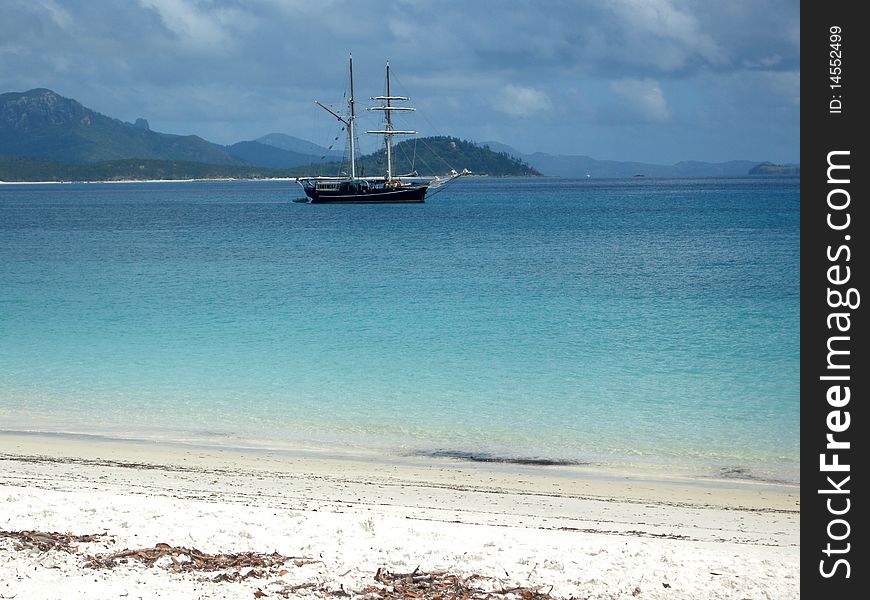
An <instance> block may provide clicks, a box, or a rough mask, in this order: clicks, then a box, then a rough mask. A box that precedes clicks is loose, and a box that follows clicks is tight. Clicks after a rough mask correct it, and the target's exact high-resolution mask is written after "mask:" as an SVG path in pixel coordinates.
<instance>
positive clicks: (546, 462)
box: [415, 450, 591, 467]
mask: <svg viewBox="0 0 870 600" xmlns="http://www.w3.org/2000/svg"><path fill="white" fill-rule="evenodd" d="M415 454H416V455H417V456H429V457H432V458H453V459H456V460H464V461H468V462H480V463H502V464H509V465H530V466H535V467H559V466H568V465H588V464H591V463H586V462H580V461H578V460H568V459H562V458H535V457H524V456H497V455H495V454H489V453H488V452H465V451H463V450H432V451H429V452H425V451H421V452H416V453H415Z"/></svg>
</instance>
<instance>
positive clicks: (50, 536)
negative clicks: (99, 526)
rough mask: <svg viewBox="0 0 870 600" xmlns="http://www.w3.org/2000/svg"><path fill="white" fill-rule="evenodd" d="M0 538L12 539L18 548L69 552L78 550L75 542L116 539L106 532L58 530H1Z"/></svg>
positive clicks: (110, 541)
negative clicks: (65, 531)
mask: <svg viewBox="0 0 870 600" xmlns="http://www.w3.org/2000/svg"><path fill="white" fill-rule="evenodd" d="M0 538H10V539H12V540H13V544H14V546H15V549H16V550H25V549H26V550H39V551H40V552H48V551H49V550H58V551H60V552H66V553H68V554H75V553H76V552H78V546H76V545H74V544H86V543H93V542H108V543H114V541H115V540H114V539H112V538H111V537H109V534H108V533H106V532H103V533H92V534H88V535H73V534H71V533H58V532H56V531H0Z"/></svg>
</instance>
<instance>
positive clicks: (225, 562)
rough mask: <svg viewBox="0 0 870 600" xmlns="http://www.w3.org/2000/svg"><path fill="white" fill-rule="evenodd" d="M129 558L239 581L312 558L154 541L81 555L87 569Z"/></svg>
mask: <svg viewBox="0 0 870 600" xmlns="http://www.w3.org/2000/svg"><path fill="white" fill-rule="evenodd" d="M130 560H136V561H139V562H141V563H144V564H145V565H146V566H149V567H151V566H157V567H160V568H163V569H166V570H167V571H170V572H173V573H185V572H209V571H224V572H223V573H221V574H219V575H217V576H216V577H214V578H213V579H211V581H216V582H219V581H243V580H245V579H249V578H252V577H256V578H262V577H267V576H270V575H273V574H274V573H273V572H272V571H273V570H274V568H276V567H280V566H283V565H284V564H285V563H286V562H288V561H291V560H292V561H296V563H299V562H301V563H302V564H308V563H310V562H314V561H312V560H311V559H310V558H308V557H305V556H284V555H283V554H279V553H278V552H272V553H271V554H263V553H260V552H234V553H228V554H224V553H220V554H208V553H206V552H202V551H201V550H197V549H196V548H187V547H184V546H170V545H169V544H163V543H161V544H157V545H155V546H154V547H153V548H139V549H135V550H121V551H120V552H113V553H111V554H97V555H95V556H87V557H86V558H85V564H84V566H85V567H88V568H91V569H111V568H114V567H115V566H117V565H118V564H126V563H127V562H129V561H130Z"/></svg>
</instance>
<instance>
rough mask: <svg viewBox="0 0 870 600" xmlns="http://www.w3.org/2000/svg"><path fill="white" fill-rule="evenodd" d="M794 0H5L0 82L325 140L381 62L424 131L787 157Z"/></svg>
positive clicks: (133, 114)
mask: <svg viewBox="0 0 870 600" xmlns="http://www.w3.org/2000/svg"><path fill="white" fill-rule="evenodd" d="M799 17H800V2H799V0H731V1H726V2H713V1H712V0H575V1H568V0H562V1H557V0H535V1H521V0H464V1H457V0H397V1H394V2H384V1H375V0H356V1H351V0H2V18H0V92H7V91H24V90H28V89H31V88H35V87H46V88H50V89H53V90H54V91H56V92H58V93H60V94H61V95H64V96H67V97H71V98H74V99H76V100H78V101H79V102H81V103H82V104H84V105H85V106H87V107H89V108H93V109H94V110H97V111H99V112H102V113H104V114H107V115H109V116H113V117H118V118H120V119H123V120H126V121H133V120H135V119H136V118H137V117H144V118H146V119H148V121H149V122H150V124H151V128H152V129H154V130H156V131H164V132H169V133H181V134H188V133H195V134H198V135H201V136H202V137H204V138H206V139H208V140H210V141H213V142H218V143H222V144H228V143H233V142H236V141H240V140H246V139H253V138H257V137H259V136H261V135H264V134H266V133H271V132H281V133H287V134H290V135H295V136H298V137H302V138H305V139H309V140H311V141H314V142H317V143H320V144H324V145H327V144H328V143H329V141H330V140H331V139H332V137H334V135H335V134H336V133H337V131H336V128H335V122H334V121H332V120H330V117H329V115H327V114H326V113H325V112H323V111H321V110H320V109H318V108H317V107H316V106H315V105H314V103H313V102H312V101H313V100H315V99H316V100H321V101H323V102H325V103H330V104H332V103H335V104H336V105H338V104H339V103H340V101H341V98H342V94H343V92H344V89H345V87H346V83H347V74H346V69H347V56H348V53H350V52H352V53H353V55H354V81H355V86H356V92H357V97H358V98H359V97H363V98H364V99H365V100H367V99H368V97H369V96H374V95H377V94H378V93H380V92H381V91H382V88H383V80H384V74H383V69H384V64H385V61H386V60H388V59H389V60H390V62H391V65H392V67H393V69H394V72H395V74H396V83H397V88H398V90H394V92H395V91H397V92H400V93H403V94H405V95H409V96H411V97H413V98H414V104H415V106H417V107H418V108H419V109H420V111H421V112H420V113H417V114H415V115H414V119H413V124H412V123H410V122H408V123H406V124H407V126H409V127H410V126H412V125H413V127H414V128H416V129H418V130H419V131H420V133H421V134H423V135H431V134H442V135H455V136H458V137H461V138H465V139H469V140H473V141H478V142H482V141H499V142H503V143H506V144H509V145H511V146H513V147H515V148H517V149H518V150H520V151H522V152H534V151H546V152H551V153H558V154H585V155H589V156H592V157H593V158H598V159H613V160H640V161H645V162H654V163H665V164H669V163H673V162H676V161H679V160H707V161H724V160H730V159H747V160H771V161H774V162H798V160H799V154H800V146H799V139H800V127H799V116H800V90H799V87H800V31H799V29H800V20H799Z"/></svg>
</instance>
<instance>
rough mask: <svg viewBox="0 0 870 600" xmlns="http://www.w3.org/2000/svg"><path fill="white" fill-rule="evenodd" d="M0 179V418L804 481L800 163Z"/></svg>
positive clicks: (214, 438)
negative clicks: (687, 169) (438, 178)
mask: <svg viewBox="0 0 870 600" xmlns="http://www.w3.org/2000/svg"><path fill="white" fill-rule="evenodd" d="M301 196H302V194H301V191H300V189H299V188H298V186H296V185H295V184H294V183H292V182H286V181H273V182H220V183H211V182H210V183H203V182H196V183H193V182H191V183H131V184H65V185H26V186H25V185H22V186H9V185H6V186H0V429H2V430H28V431H49V432H77V433H94V434H101V435H110V436H119V437H136V438H146V439H150V438H154V439H163V440H175V441H188V442H190V441H193V442H197V443H216V444H230V445H239V446H245V445H264V446H270V447H271V446H275V447H283V446H284V445H286V446H288V447H293V446H304V447H309V448H322V449H327V450H328V449H329V448H344V449H348V448H350V449H353V448H357V449H367V450H373V451H377V452H388V453H398V454H404V453H407V454H427V453H434V454H444V455H452V454H456V455H473V456H477V457H479V458H487V457H489V458H536V459H550V460H567V461H578V462H581V463H593V464H605V465H629V466H630V465H634V466H641V467H650V468H665V469H670V470H674V471H679V472H689V473H693V474H698V475H711V476H716V475H726V476H727V475H735V476H747V477H762V478H772V479H782V480H788V481H796V480H797V479H798V464H799V458H798V455H799V400H800V397H799V388H798V373H799V358H800V357H799V348H798V345H799V334H800V331H799V315H800V309H799V300H800V295H799V283H800V280H799V242H800V236H799V207H800V194H799V180H798V179H795V178H751V179H696V180H655V179H632V180H601V181H599V180H594V179H587V180H561V179H549V178H548V179H492V180H490V179H467V180H461V181H459V182H457V183H455V184H453V185H451V186H449V187H448V188H447V189H446V190H444V191H443V192H441V193H439V194H436V195H434V196H432V197H431V199H429V200H428V201H427V203H426V204H423V205H393V206H390V205H386V206H369V205H361V206H344V205H342V206H329V205H307V204H299V203H293V202H291V200H292V199H294V198H299V197H301Z"/></svg>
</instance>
